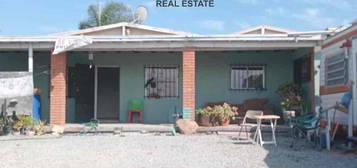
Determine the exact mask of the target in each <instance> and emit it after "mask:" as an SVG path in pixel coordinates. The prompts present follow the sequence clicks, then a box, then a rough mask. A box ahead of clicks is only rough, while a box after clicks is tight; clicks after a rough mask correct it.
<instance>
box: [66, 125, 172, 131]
mask: <svg viewBox="0 0 357 168" xmlns="http://www.w3.org/2000/svg"><path fill="white" fill-rule="evenodd" d="M172 127H173V124H132V123H118V124H99V126H98V128H97V131H98V132H102V133H113V132H114V131H115V130H121V131H122V132H171V131H172ZM85 128H86V127H85V126H84V125H83V124H65V126H64V132H65V133H79V132H81V131H83V130H84V129H85Z"/></svg>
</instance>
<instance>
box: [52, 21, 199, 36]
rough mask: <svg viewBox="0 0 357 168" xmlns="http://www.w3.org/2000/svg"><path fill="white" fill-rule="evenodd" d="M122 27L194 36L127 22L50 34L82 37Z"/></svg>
mask: <svg viewBox="0 0 357 168" xmlns="http://www.w3.org/2000/svg"><path fill="white" fill-rule="evenodd" d="M122 27H130V28H137V29H142V30H147V31H154V32H158V33H165V34H172V35H183V36H185V35H193V33H188V32H183V31H176V30H170V29H165V28H158V27H152V26H147V25H141V24H134V23H127V22H120V23H115V24H110V25H104V26H99V27H93V28H87V29H82V30H74V31H68V32H61V33H55V34H50V35H54V36H63V35H65V36H70V35H80V34H87V33H94V32H99V31H104V30H109V29H115V28H122Z"/></svg>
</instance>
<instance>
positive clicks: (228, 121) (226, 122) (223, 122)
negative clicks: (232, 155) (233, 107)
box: [219, 118, 231, 126]
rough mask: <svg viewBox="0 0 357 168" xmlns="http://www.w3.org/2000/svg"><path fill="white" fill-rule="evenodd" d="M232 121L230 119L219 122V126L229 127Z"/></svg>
mask: <svg viewBox="0 0 357 168" xmlns="http://www.w3.org/2000/svg"><path fill="white" fill-rule="evenodd" d="M230 121H231V120H230V119H229V118H227V119H225V120H223V121H220V122H219V125H220V126H227V125H229V123H230Z"/></svg>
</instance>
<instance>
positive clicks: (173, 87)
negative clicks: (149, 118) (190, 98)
mask: <svg viewBox="0 0 357 168" xmlns="http://www.w3.org/2000/svg"><path fill="white" fill-rule="evenodd" d="M144 69H145V97H146V98H175V97H178V76H179V74H178V67H177V66H145V68H144Z"/></svg>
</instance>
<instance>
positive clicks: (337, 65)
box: [325, 53, 348, 87]
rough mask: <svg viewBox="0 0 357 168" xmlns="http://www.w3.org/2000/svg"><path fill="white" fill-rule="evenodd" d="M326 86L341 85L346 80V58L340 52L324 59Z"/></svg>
mask: <svg viewBox="0 0 357 168" xmlns="http://www.w3.org/2000/svg"><path fill="white" fill-rule="evenodd" d="M325 67H326V68H325V72H326V86H329V87H333V86H341V85H344V84H345V83H346V82H347V81H348V60H347V59H346V58H345V54H344V53H340V54H337V55H334V56H331V57H328V58H326V60H325Z"/></svg>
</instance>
